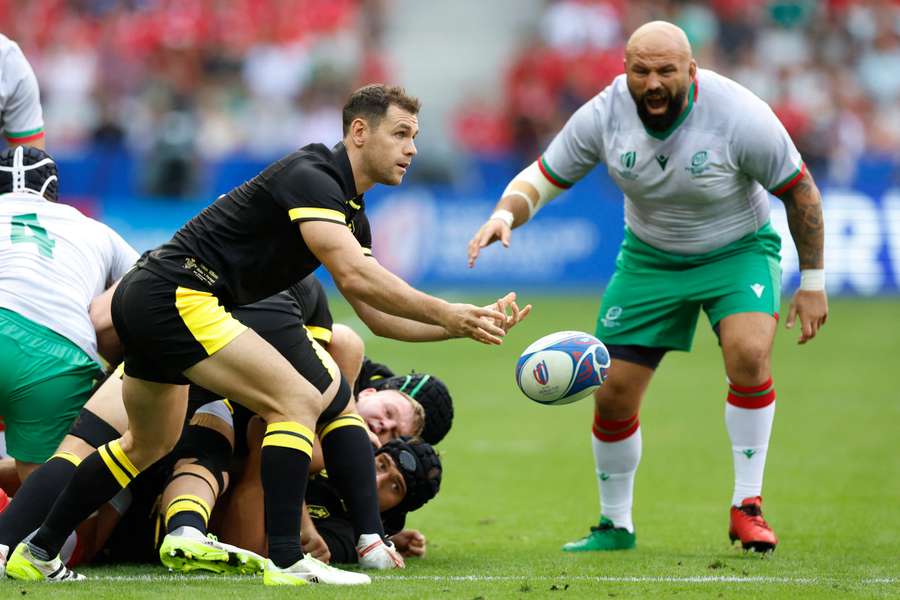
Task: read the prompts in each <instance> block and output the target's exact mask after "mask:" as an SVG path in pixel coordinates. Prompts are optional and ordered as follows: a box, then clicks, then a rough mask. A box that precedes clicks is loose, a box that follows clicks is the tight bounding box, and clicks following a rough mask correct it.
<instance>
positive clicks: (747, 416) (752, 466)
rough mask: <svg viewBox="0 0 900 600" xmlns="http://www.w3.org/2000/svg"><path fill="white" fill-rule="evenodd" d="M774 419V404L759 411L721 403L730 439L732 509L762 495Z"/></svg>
mask: <svg viewBox="0 0 900 600" xmlns="http://www.w3.org/2000/svg"><path fill="white" fill-rule="evenodd" d="M774 418H775V402H774V401H773V402H772V403H770V404H769V405H767V406H764V407H762V408H740V407H738V406H734V405H733V404H731V403H730V402H727V403H726V404H725V427H726V428H727V429H728V436H729V437H730V438H731V452H732V458H733V459H734V493H733V494H732V496H731V504H732V506H740V505H741V501H743V500H744V499H745V498H752V497H754V496H759V495H761V494H762V484H763V472H764V470H765V468H766V453H767V452H768V450H769V436H770V435H771V434H772V421H773V419H774Z"/></svg>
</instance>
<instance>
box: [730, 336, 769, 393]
mask: <svg viewBox="0 0 900 600" xmlns="http://www.w3.org/2000/svg"><path fill="white" fill-rule="evenodd" d="M726 352H727V356H728V358H727V359H726V369H727V371H728V378H729V379H730V380H731V381H733V382H734V383H738V384H742V385H756V384H759V383H762V382H763V381H765V380H766V379H768V377H769V371H770V360H769V358H770V350H769V347H768V345H763V344H754V343H752V342H746V343H741V344H736V345H735V346H734V347H732V348H729V349H728V350H727V351H726Z"/></svg>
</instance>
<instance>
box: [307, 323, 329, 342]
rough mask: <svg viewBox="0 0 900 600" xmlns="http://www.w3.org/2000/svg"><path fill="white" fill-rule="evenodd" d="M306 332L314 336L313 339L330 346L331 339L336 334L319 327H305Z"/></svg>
mask: <svg viewBox="0 0 900 600" xmlns="http://www.w3.org/2000/svg"><path fill="white" fill-rule="evenodd" d="M304 327H306V330H307V331H308V332H309V333H310V334H312V336H313V339H315V340H318V341H320V342H322V343H323V344H330V343H331V338H332V337H333V335H334V334H332V333H331V330H330V329H327V328H325V327H319V326H317V325H304Z"/></svg>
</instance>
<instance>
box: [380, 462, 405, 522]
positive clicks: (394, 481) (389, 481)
mask: <svg viewBox="0 0 900 600" xmlns="http://www.w3.org/2000/svg"><path fill="white" fill-rule="evenodd" d="M375 486H376V488H377V489H378V510H379V511H381V512H384V511H386V510H390V509H392V508H394V507H395V506H397V505H398V504H400V503H401V502H403V499H404V498H406V480H404V479H403V474H402V473H400V469H398V468H397V463H396V462H394V457H393V456H391V455H390V454H388V453H387V452H382V453H381V454H379V455H377V456H376V457H375Z"/></svg>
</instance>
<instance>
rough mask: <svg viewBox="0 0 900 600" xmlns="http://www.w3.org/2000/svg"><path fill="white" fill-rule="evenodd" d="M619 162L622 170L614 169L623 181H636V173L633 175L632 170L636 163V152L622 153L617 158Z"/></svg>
mask: <svg viewBox="0 0 900 600" xmlns="http://www.w3.org/2000/svg"><path fill="white" fill-rule="evenodd" d="M619 162H621V163H622V166H623V167H624V169H616V172H617V173H618V174H619V176H620V177H622V178H623V179H632V180H634V179H637V173H634V172H633V171H632V169H633V168H634V165H635V163H637V152H635V151H634V150H629V151H628V152H623V153H622V154H621V155H620V156H619Z"/></svg>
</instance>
